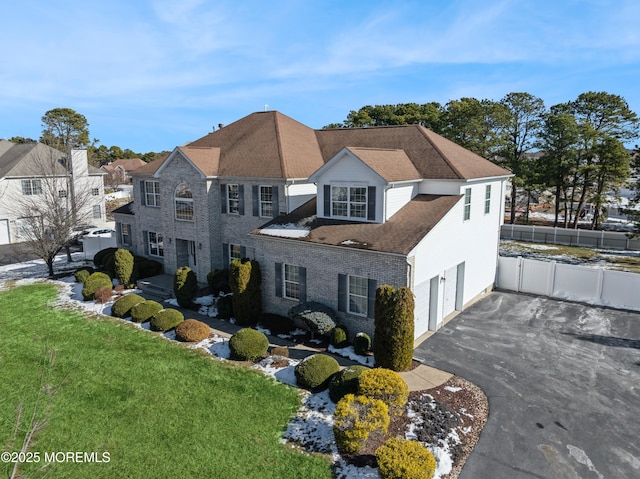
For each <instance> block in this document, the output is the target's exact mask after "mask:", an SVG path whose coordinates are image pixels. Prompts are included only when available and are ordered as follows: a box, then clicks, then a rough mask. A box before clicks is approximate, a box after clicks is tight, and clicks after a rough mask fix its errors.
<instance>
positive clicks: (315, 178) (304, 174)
mask: <svg viewBox="0 0 640 479" xmlns="http://www.w3.org/2000/svg"><path fill="white" fill-rule="evenodd" d="M132 176H133V178H134V180H133V181H134V202H133V203H132V204H129V205H127V206H125V207H123V208H120V209H119V210H117V211H116V212H115V214H114V215H115V217H116V225H117V230H118V233H119V234H118V236H119V242H120V244H122V245H124V246H127V247H129V248H130V249H132V250H134V251H135V252H136V253H138V254H143V255H146V256H149V257H154V258H155V259H160V260H162V261H163V262H164V265H165V271H166V272H168V273H173V272H174V271H175V270H176V268H177V267H179V266H183V265H190V266H192V267H193V268H194V269H195V271H196V272H197V275H198V277H199V278H200V279H201V280H203V279H204V278H205V277H206V274H207V273H208V272H209V271H211V270H214V269H221V268H226V267H228V264H229V262H230V261H231V260H232V259H234V258H242V257H249V258H254V259H256V260H257V261H258V262H259V263H260V267H261V270H262V278H263V282H262V289H263V305H264V309H265V311H268V312H274V313H279V314H286V313H287V311H288V310H289V309H290V308H291V307H292V306H294V305H296V304H298V303H299V302H304V301H318V302H321V303H324V304H326V305H328V306H331V307H333V308H334V309H336V310H337V311H338V312H339V315H340V317H341V320H342V321H343V322H345V323H346V324H347V326H348V328H349V331H350V333H351V334H355V333H357V332H358V331H366V332H368V333H369V334H372V332H373V320H372V319H371V318H373V309H374V308H373V305H374V295H375V289H376V287H377V286H379V285H382V284H391V285H393V286H396V287H400V286H408V287H410V288H411V289H412V290H413V291H414V293H415V295H416V310H415V318H416V337H417V336H419V335H420V334H422V333H424V332H425V331H427V330H429V329H430V330H435V329H437V328H438V327H439V326H440V325H441V324H442V322H443V319H444V318H446V317H447V316H449V315H450V314H451V313H452V312H454V311H456V310H461V309H463V308H464V306H465V305H466V304H468V303H469V302H470V301H472V300H473V299H474V298H475V297H477V296H478V295H480V294H482V293H484V292H485V291H488V290H490V289H491V288H492V286H493V283H494V281H495V271H496V264H497V256H498V241H499V234H500V225H501V223H502V211H503V210H504V183H505V180H506V179H507V178H508V177H510V176H511V174H510V172H508V171H507V170H504V169H502V168H500V167H498V166H496V165H495V164H493V163H491V162H489V161H487V160H485V159H483V158H481V157H479V156H477V155H475V154H473V153H471V152H470V151H468V150H465V149H464V148H462V147H460V146H458V145H456V144H454V143H452V142H450V141H449V140H446V139H445V138H443V137H441V136H439V135H437V134H435V133H433V132H431V131H429V130H427V129H426V128H424V127H422V126H419V125H406V126H397V127H379V128H356V129H335V130H313V129H310V128H308V127H306V126H305V125H302V124H301V123H298V122H296V121H295V120H293V119H291V118H289V117H287V116H285V115H282V114H281V113H278V112H273V111H269V112H259V113H254V114H252V115H249V116H247V117H245V118H243V119H241V120H239V121H237V122H235V123H232V124H231V125H228V126H226V127H224V128H222V129H220V130H218V131H215V132H213V133H210V134H209V135H207V136H205V137H203V138H201V139H199V140H197V141H195V142H193V143H191V144H189V145H187V146H184V147H178V148H176V149H175V150H174V151H173V152H172V153H171V155H169V157H168V158H167V159H165V160H163V161H158V162H151V163H149V164H147V165H146V166H144V167H142V168H140V169H139V170H137V171H136V172H134V174H133V175H132Z"/></svg>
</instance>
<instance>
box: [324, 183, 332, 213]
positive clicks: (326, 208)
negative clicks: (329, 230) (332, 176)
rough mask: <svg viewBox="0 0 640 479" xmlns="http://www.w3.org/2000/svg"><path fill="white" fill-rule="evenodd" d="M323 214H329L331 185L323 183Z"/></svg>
mask: <svg viewBox="0 0 640 479" xmlns="http://www.w3.org/2000/svg"><path fill="white" fill-rule="evenodd" d="M324 215H325V216H327V217H328V216H331V185H324Z"/></svg>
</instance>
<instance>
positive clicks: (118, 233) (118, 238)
mask: <svg viewBox="0 0 640 479" xmlns="http://www.w3.org/2000/svg"><path fill="white" fill-rule="evenodd" d="M116 244H124V243H123V242H122V224H121V223H120V222H119V221H118V222H117V223H116Z"/></svg>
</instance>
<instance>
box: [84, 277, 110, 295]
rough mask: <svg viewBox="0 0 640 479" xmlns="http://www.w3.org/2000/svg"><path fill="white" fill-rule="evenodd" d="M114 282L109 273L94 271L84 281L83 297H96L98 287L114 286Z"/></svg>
mask: <svg viewBox="0 0 640 479" xmlns="http://www.w3.org/2000/svg"><path fill="white" fill-rule="evenodd" d="M112 287H113V283H112V282H111V278H109V275H107V274H105V273H92V274H91V275H90V276H89V277H88V278H87V279H86V281H85V282H84V288H82V298H83V299H84V300H85V301H89V300H91V299H94V294H95V292H96V290H97V289H98V288H112Z"/></svg>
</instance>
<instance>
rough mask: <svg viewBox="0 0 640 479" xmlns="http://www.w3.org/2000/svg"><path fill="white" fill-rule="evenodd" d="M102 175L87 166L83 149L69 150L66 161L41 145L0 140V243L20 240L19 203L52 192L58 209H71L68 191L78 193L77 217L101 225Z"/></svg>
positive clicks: (23, 213) (55, 152) (64, 156)
mask: <svg viewBox="0 0 640 479" xmlns="http://www.w3.org/2000/svg"><path fill="white" fill-rule="evenodd" d="M103 175H104V173H103V172H101V171H100V170H99V169H97V168H94V167H92V166H90V165H89V164H88V162H87V152H86V151H85V150H72V152H71V159H70V161H67V155H65V154H64V153H62V152H60V151H58V150H56V149H54V148H51V147H48V146H46V145H43V144H42V143H22V144H15V143H12V142H10V141H6V140H0V244H7V243H16V242H20V241H21V237H20V224H21V218H24V215H25V211H24V207H20V204H21V200H22V199H23V198H25V197H26V196H29V197H34V196H35V197H37V196H39V195H44V194H48V193H47V192H51V191H52V190H53V191H54V193H50V194H53V195H55V196H56V197H57V198H59V204H60V205H61V207H62V208H66V207H68V208H72V206H71V204H70V202H71V198H72V192H76V195H79V194H80V192H82V193H83V195H82V197H83V204H82V205H78V208H79V211H78V217H79V218H82V220H83V221H82V222H87V221H89V222H95V223H101V222H104V221H105V198H104V187H103V180H102V176H103Z"/></svg>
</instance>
